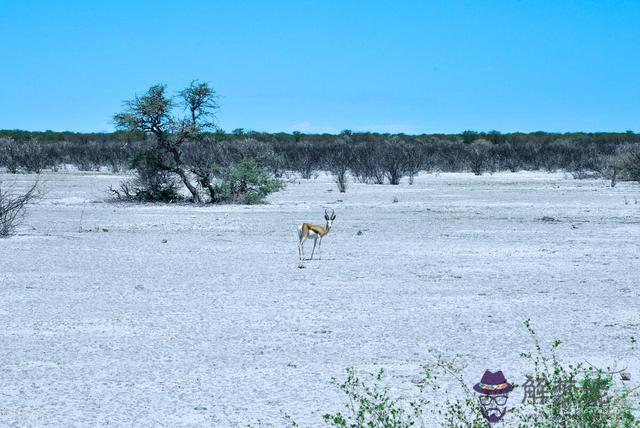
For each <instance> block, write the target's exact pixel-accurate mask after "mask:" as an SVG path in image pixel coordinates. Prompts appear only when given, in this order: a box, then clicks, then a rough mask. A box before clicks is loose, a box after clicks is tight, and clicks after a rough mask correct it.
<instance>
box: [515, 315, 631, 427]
mask: <svg viewBox="0 0 640 428" xmlns="http://www.w3.org/2000/svg"><path fill="white" fill-rule="evenodd" d="M524 325H525V327H526V328H527V331H528V332H529V334H530V335H531V337H532V338H533V340H534V346H535V352H534V353H524V354H522V356H523V357H524V358H525V359H526V360H527V361H529V362H530V363H531V364H532V366H533V371H532V373H530V374H529V375H528V377H529V378H530V379H535V380H536V381H539V382H541V385H543V386H544V391H545V395H546V397H547V399H546V400H544V401H543V402H533V403H529V404H528V406H526V407H520V408H515V409H514V410H512V412H514V413H516V414H517V415H518V426H520V427H523V428H524V427H537V428H546V427H557V426H571V427H602V428H609V427H611V428H613V427H639V426H640V421H639V420H638V419H637V418H635V417H634V415H633V413H634V410H635V411H636V412H637V411H638V407H637V404H635V403H637V398H638V396H637V394H634V391H633V390H628V389H627V388H626V387H625V386H624V385H623V384H622V385H617V384H616V383H617V382H616V380H615V378H614V375H615V374H616V373H614V372H611V371H607V370H604V369H601V368H595V367H592V366H589V365H585V364H583V363H577V364H566V363H562V362H561V361H560V360H559V358H558V356H557V354H556V350H557V349H558V347H559V346H560V345H561V342H560V341H558V340H556V341H555V342H553V344H552V345H551V348H550V350H549V351H548V353H546V352H544V351H543V350H542V347H541V345H540V342H539V341H538V338H537V335H536V332H535V331H534V330H533V328H532V327H531V324H530V322H529V320H526V321H524ZM634 401H635V403H634Z"/></svg>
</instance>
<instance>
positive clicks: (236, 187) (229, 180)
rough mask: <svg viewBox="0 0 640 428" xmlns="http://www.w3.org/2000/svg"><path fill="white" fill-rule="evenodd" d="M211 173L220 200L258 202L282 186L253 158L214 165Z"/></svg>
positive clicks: (246, 202)
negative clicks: (223, 164) (231, 163)
mask: <svg viewBox="0 0 640 428" xmlns="http://www.w3.org/2000/svg"><path fill="white" fill-rule="evenodd" d="M212 174H213V176H214V177H215V184H214V188H215V193H216V195H217V198H218V201H220V202H231V203H234V204H248V205H252V204H260V203H263V202H264V201H265V198H266V197H267V196H268V195H269V194H270V193H273V192H277V191H278V190H280V189H281V188H282V187H284V184H283V183H282V181H281V180H278V179H276V178H273V177H271V176H270V175H269V174H268V173H267V172H266V171H265V170H264V169H262V168H260V167H259V166H258V164H257V163H256V161H255V160H253V159H244V160H242V161H240V162H238V163H237V164H234V165H231V166H228V167H222V166H219V165H214V167H213V168H212Z"/></svg>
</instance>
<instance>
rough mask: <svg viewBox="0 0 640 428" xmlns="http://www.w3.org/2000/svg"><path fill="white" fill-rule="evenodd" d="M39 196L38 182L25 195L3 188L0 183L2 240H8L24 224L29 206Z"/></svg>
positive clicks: (0, 233)
mask: <svg viewBox="0 0 640 428" xmlns="http://www.w3.org/2000/svg"><path fill="white" fill-rule="evenodd" d="M37 196H38V180H36V181H35V182H34V183H33V185H31V187H30V188H29V189H28V190H27V191H26V192H24V193H20V192H16V191H12V190H8V189H6V188H3V185H2V182H0V238H6V237H8V236H11V235H13V234H14V233H15V231H16V228H17V227H18V226H20V224H22V221H23V220H24V217H25V214H26V212H27V206H28V205H29V204H30V203H32V202H34V200H35V199H36V198H37Z"/></svg>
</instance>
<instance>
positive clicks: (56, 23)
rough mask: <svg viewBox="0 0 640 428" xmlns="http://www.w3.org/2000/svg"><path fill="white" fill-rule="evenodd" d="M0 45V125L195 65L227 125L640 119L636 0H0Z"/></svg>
mask: <svg viewBox="0 0 640 428" xmlns="http://www.w3.org/2000/svg"><path fill="white" fill-rule="evenodd" d="M0 55H1V56H0V58H1V59H2V61H1V62H0V128H10V129H13V128H20V129H29V130H45V129H52V130H74V131H85V132H86V131H104V130H112V129H113V125H112V124H111V117H112V115H113V114H114V113H116V112H118V111H119V110H120V109H121V105H122V101H123V100H125V99H129V98H131V97H132V96H133V95H134V94H136V93H141V92H143V91H144V90H145V89H147V88H148V87H149V86H150V85H152V84H155V83H159V82H162V83H166V84H167V85H168V86H169V89H170V90H176V91H177V90H179V89H181V88H182V87H183V86H185V85H186V84H188V83H189V82H190V81H191V80H192V79H194V78H199V79H201V80H205V81H208V82H210V83H211V84H212V85H213V86H214V87H215V88H216V89H217V91H218V92H219V93H220V95H221V96H222V98H221V105H222V109H221V111H220V114H219V125H220V126H221V127H222V128H223V129H226V130H232V129H234V128H245V129H252V130H257V131H287V132H290V131H294V130H299V131H303V132H339V131H341V130H343V129H352V130H354V131H360V130H370V131H377V132H406V133H421V132H429V133H431V132H451V133H452V132H461V131H464V130H467V129H471V130H492V129H497V130H500V131H502V132H512V131H536V130H544V131H562V132H565V131H625V130H634V131H640V125H639V123H640V1H623V0H620V1H607V0H597V1H595V0H594V1H589V0H583V1H564V0H561V1H558V0H555V1H546V0H536V1H525V0H523V1H518V0H508V1H481V0H476V1H408V0H407V1H373V0H369V1H191V0H181V1H171V2H170V1H117V0H112V1H93V2H92V1H63V0H59V1H28V0H24V1H14V0H0Z"/></svg>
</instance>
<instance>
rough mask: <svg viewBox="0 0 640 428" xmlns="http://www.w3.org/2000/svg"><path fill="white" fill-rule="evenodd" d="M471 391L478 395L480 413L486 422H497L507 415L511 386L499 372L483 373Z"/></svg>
mask: <svg viewBox="0 0 640 428" xmlns="http://www.w3.org/2000/svg"><path fill="white" fill-rule="evenodd" d="M473 390H474V391H476V392H477V393H478V400H479V401H480V411H481V412H482V416H484V418H485V419H486V420H487V421H489V422H490V423H495V422H498V421H499V420H500V419H502V417H503V416H504V415H505V414H506V413H507V400H508V398H509V392H511V391H512V390H513V385H511V384H510V383H508V382H507V379H506V378H505V377H504V374H502V371H501V370H498V371H497V372H495V373H492V372H490V371H489V370H487V371H485V372H484V374H483V375H482V379H480V382H478V383H476V384H475V385H474V386H473Z"/></svg>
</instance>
